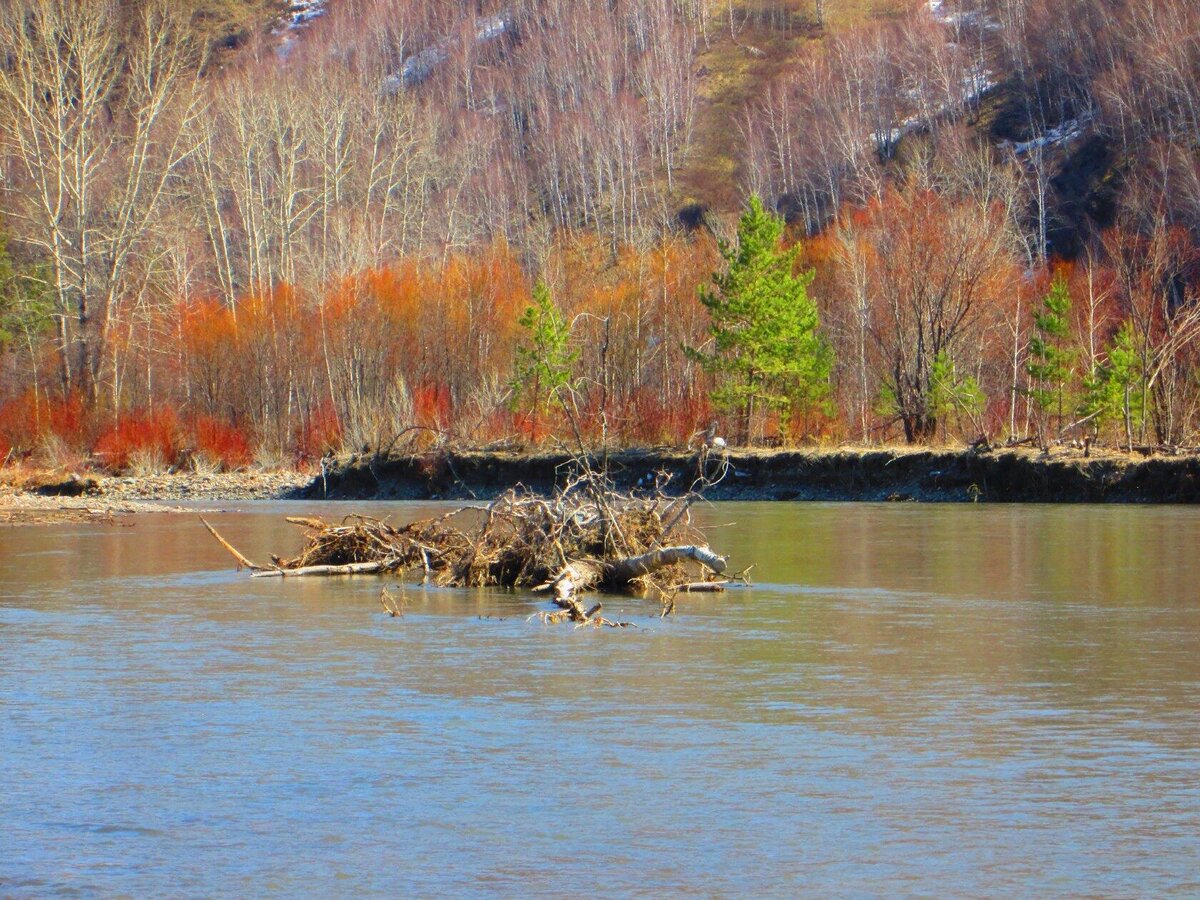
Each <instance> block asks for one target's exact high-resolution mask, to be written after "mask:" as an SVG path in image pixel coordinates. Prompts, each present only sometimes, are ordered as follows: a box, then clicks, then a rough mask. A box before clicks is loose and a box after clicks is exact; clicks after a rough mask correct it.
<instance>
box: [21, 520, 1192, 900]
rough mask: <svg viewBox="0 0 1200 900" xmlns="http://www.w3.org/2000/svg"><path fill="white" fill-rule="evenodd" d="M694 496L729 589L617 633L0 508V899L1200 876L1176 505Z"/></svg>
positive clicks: (582, 891) (513, 598) (523, 608)
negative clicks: (270, 571)
mask: <svg viewBox="0 0 1200 900" xmlns="http://www.w3.org/2000/svg"><path fill="white" fill-rule="evenodd" d="M429 508H430V507H429V506H428V505H416V504H362V503H359V504H354V506H353V509H355V510H359V511H362V510H364V509H369V510H370V511H371V512H372V513H374V514H382V513H385V512H386V513H390V514H391V515H393V517H395V518H398V519H402V518H406V517H409V516H413V515H416V514H417V513H419V512H423V511H425V510H427V509H429ZM348 509H349V507H338V506H336V505H334V504H327V505H325V506H321V505H318V504H247V505H246V510H247V511H245V512H242V513H236V514H234V513H230V514H223V515H217V516H213V521H214V524H216V525H217V527H218V528H220V529H221V530H222V532H223V533H224V534H225V535H226V536H227V537H228V538H230V539H231V540H232V541H233V543H235V544H236V545H237V546H238V547H239V548H240V549H242V550H243V551H245V552H246V553H247V554H248V555H250V556H251V557H265V556H266V555H267V553H268V552H271V551H280V550H283V551H290V550H291V549H292V548H294V547H295V546H297V537H298V535H297V533H296V531H295V529H294V528H292V527H291V526H287V525H285V524H283V523H282V516H283V515H284V514H288V513H296V512H298V511H300V510H303V511H305V512H314V511H321V510H323V511H330V510H334V511H342V510H348ZM703 516H704V518H705V519H706V521H707V523H708V525H709V526H710V527H709V529H708V530H709V537H710V539H711V540H712V543H713V544H714V546H715V547H717V548H718V549H721V550H725V551H728V552H730V553H731V554H732V555H733V557H734V560H733V562H734V564H735V565H738V566H740V565H743V564H746V563H750V562H753V563H755V564H756V566H755V569H754V570H753V577H754V580H755V585H754V587H753V588H751V589H747V590H742V591H737V592H731V593H728V594H725V595H723V596H706V595H699V596H695V597H692V598H688V599H686V600H681V602H680V612H679V615H678V616H677V617H676V618H675V619H673V620H668V621H664V622H660V621H658V620H657V619H656V618H655V617H654V614H655V613H656V611H657V605H656V604H650V603H641V602H639V601H636V600H627V599H616V598H614V599H612V600H610V601H608V602H607V604H606V609H607V610H610V611H612V612H614V613H619V614H621V616H622V617H623V618H632V619H634V620H636V621H638V622H639V623H641V624H643V625H644V626H645V627H644V628H642V629H640V630H637V631H628V632H613V631H599V632H598V631H592V630H579V631H575V630H571V629H569V628H565V627H544V626H541V625H538V624H536V623H531V622H528V621H527V617H528V616H529V615H530V614H531V613H532V612H534V611H536V610H537V609H540V608H542V607H541V605H540V603H539V602H538V601H537V600H536V599H535V598H532V597H530V596H529V595H524V594H514V593H506V592H498V591H473V592H471V591H449V590H431V591H421V590H419V589H414V588H409V589H408V600H409V607H408V612H407V614H406V615H405V616H404V617H403V618H399V619H392V618H389V617H387V616H386V615H384V614H383V612H382V610H381V608H380V606H379V603H378V600H377V597H378V593H379V586H380V582H379V581H377V580H374V579H371V578H366V579H361V580H348V579H339V580H325V581H308V582H303V581H289V582H281V581H279V580H276V579H257V580H250V579H248V578H247V577H246V576H245V575H244V574H238V573H236V572H233V571H232V570H231V569H230V566H229V559H228V557H227V556H225V554H224V553H223V551H222V550H221V549H220V548H219V547H217V546H216V544H215V543H214V542H212V540H211V539H210V538H209V537H208V536H207V534H206V533H205V532H204V531H203V530H202V528H201V526H200V525H199V523H198V522H197V521H196V520H195V519H194V518H192V517H190V516H171V515H161V516H147V517H143V518H139V519H137V520H136V525H135V526H134V527H132V528H104V527H93V526H82V525H65V526H56V527H50V528H28V529H17V530H11V531H7V532H2V533H0V895H4V896H8V895H15V896H26V895H45V894H63V893H69V894H80V895H86V896H92V895H103V896H110V895H121V894H124V895H133V896H146V895H170V896H245V895H259V894H264V893H268V894H270V893H273V894H282V895H288V896H292V895H316V896H329V895H356V894H362V893H373V894H387V895H446V894H450V895H461V894H478V893H485V894H503V895H556V896H557V895H594V894H604V895H610V894H611V895H630V894H641V895H658V894H663V893H666V894H684V893H686V894H693V893H698V894H704V895H712V894H718V895H762V894H765V895H789V896H790V895H796V894H798V893H802V892H803V893H808V894H812V893H816V894H821V895H827V894H837V895H846V894H850V895H862V894H885V893H886V894H897V893H899V894H933V893H938V894H941V893H949V894H956V895H963V894H966V895H991V896H995V895H1013V894H1019V895H1028V894H1035V893H1041V894H1044V893H1054V894H1092V895H1094V894H1101V895H1120V896H1130V895H1139V896H1148V895H1164V894H1175V895H1180V896H1196V895H1197V894H1200V554H1198V553H1197V549H1198V548H1200V511H1197V510H1193V509H1191V508H1183V507H1111V506H1110V507H1086V506H1072V507H1054V506H982V505H981V506H970V505H959V506H937V505H903V504H900V505H896V504H893V505H873V504H787V503H779V504H754V503H729V504H719V505H716V506H713V507H711V508H709V509H707V510H705V511H704V512H703Z"/></svg>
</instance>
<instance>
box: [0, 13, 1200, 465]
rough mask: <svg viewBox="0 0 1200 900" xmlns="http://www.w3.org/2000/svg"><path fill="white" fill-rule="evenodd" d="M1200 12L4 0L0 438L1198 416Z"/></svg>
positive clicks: (632, 432) (105, 458)
mask: <svg viewBox="0 0 1200 900" xmlns="http://www.w3.org/2000/svg"><path fill="white" fill-rule="evenodd" d="M1198 336H1200V7H1198V6H1197V4H1195V3H1192V2H1190V0H1072V2H1070V3H1067V4H1064V3H1063V2H1061V0H960V2H955V0H920V2H918V0H478V2H475V0H472V2H469V3H467V2H464V3H446V2H438V0H324V2H322V0H290V2H276V0H201V2H198V3H183V2H179V0H129V2H116V0H0V463H9V462H19V461H32V462H35V463H38V464H43V465H52V466H59V465H83V464H92V465H95V466H98V467H103V468H107V469H109V470H113V471H150V470H156V469H162V468H166V467H169V466H180V465H185V464H190V465H194V466H198V467H200V466H202V467H207V468H213V469H222V468H224V469H234V468H239V467H245V466H251V465H257V466H263V467H280V466H288V465H305V464H309V463H311V462H312V461H313V460H315V459H317V458H319V457H321V456H322V455H323V454H326V453H329V452H336V451H340V450H343V449H357V448H361V447H363V446H373V447H381V446H389V445H393V444H395V442H396V441H398V440H405V441H407V442H409V443H410V444H412V445H413V446H423V445H427V444H429V443H439V444H445V443H450V444H453V445H456V446H462V447H477V448H478V447H500V446H504V447H530V446H536V445H542V444H546V443H549V442H554V441H558V440H564V439H567V438H569V437H570V436H572V435H574V436H575V437H583V438H586V439H588V440H600V439H603V440H604V441H606V442H610V443H612V444H613V445H616V446H637V445H670V446H686V445H688V444H689V442H690V443H693V444H694V443H695V442H696V441H697V440H700V439H701V437H698V435H701V436H702V435H704V434H706V433H707V434H708V435H710V436H711V435H712V434H714V433H719V434H720V435H722V436H723V437H724V438H725V439H726V440H727V441H728V442H729V443H736V444H744V445H760V446H778V445H794V444H803V443H813V444H847V443H848V444H865V445H872V444H881V443H889V442H904V443H918V444H946V443H956V442H957V443H964V442H965V443H971V442H986V443H991V444H995V443H997V442H1005V441H1026V440H1028V441H1030V442H1032V443H1034V444H1036V445H1039V446H1043V447H1049V446H1051V445H1053V444H1056V443H1066V442H1080V443H1087V444H1089V445H1090V444H1091V443H1093V442H1095V443H1098V444H1104V445H1109V446H1113V447H1127V448H1130V449H1132V448H1135V447H1164V446H1165V447H1173V448H1174V447H1181V446H1184V447H1186V446H1190V445H1194V444H1197V443H1200V440H1198V439H1197V434H1196V432H1197V428H1198V427H1200V353H1198V350H1200V345H1198V343H1197V338H1198Z"/></svg>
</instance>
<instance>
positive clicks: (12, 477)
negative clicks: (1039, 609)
mask: <svg viewBox="0 0 1200 900" xmlns="http://www.w3.org/2000/svg"><path fill="white" fill-rule="evenodd" d="M574 459H575V456H574V455H573V454H571V453H568V452H566V451H563V452H545V451H534V452H513V451H470V450H464V451H454V450H447V449H438V450H432V451H427V452H423V453H417V454H402V453H397V452H392V453H390V454H383V453H359V454H352V455H348V456H343V457H340V458H338V459H335V460H333V461H332V462H329V463H327V464H326V466H325V469H324V474H323V475H322V474H321V472H318V473H316V474H315V475H314V474H312V473H306V472H230V473H219V474H197V473H183V472H181V473H174V474H159V475H146V476H124V477H115V476H107V475H101V474H91V473H84V474H76V473H64V472H62V471H47V470H41V471H39V470H23V469H15V468H9V469H6V470H3V469H0V527H3V526H5V525H22V524H53V523H58V522H95V523H100V524H105V523H116V522H118V521H119V518H118V517H123V516H127V515H129V514H133V513H145V512H166V511H186V512H195V511H196V509H195V507H194V506H191V507H186V508H185V507H182V506H179V505H172V504H178V503H180V502H192V503H195V502H196V501H211V502H213V503H228V502H237V501H246V500H309V501H314V500H317V501H319V500H339V501H353V500H362V501H368V500H494V499H495V498H497V497H499V496H501V495H502V494H503V493H505V492H506V491H508V490H510V489H511V488H513V487H514V486H515V485H521V486H523V487H525V488H528V489H529V490H531V491H534V492H536V493H539V494H543V495H549V494H551V493H553V491H554V490H555V489H556V488H557V487H561V485H562V484H563V482H564V480H565V479H567V478H568V477H569V472H570V470H571V463H572V462H573V460H574ZM591 459H592V462H593V464H594V465H595V466H596V467H597V469H598V470H605V471H607V473H608V477H609V478H610V479H611V481H612V483H613V485H614V486H615V487H616V488H618V489H620V490H622V491H628V492H632V493H637V492H639V491H642V492H647V493H648V492H650V491H653V490H655V489H656V485H659V484H663V479H664V478H666V479H667V481H666V482H665V484H664V485H663V487H664V490H665V492H666V493H668V494H670V493H684V492H686V491H687V489H688V486H689V485H690V484H692V483H693V481H694V480H695V479H696V477H697V476H699V475H701V474H704V473H702V472H701V468H700V466H701V464H702V462H704V461H705V460H706V463H705V464H706V473H707V474H711V472H708V471H707V470H708V469H712V468H713V467H715V466H716V465H718V462H719V460H720V459H726V460H728V462H729V464H730V471H729V472H728V473H727V475H726V476H725V477H724V478H723V479H722V480H721V481H720V482H718V483H716V484H714V485H712V486H710V487H709V488H708V489H707V490H706V491H705V496H706V498H707V499H709V500H718V501H720V500H769V501H859V502H883V501H892V502H925V503H946V502H951V503H953V502H979V503H1013V502H1024V503H1181V504H1182V503H1197V502H1200V454H1197V453H1195V452H1187V453H1182V452H1181V453H1178V454H1174V455H1168V454H1162V453H1159V454H1154V455H1147V456H1139V455H1130V454H1126V453H1117V452H1112V451H1105V450H1097V449H1096V448H1093V449H1092V451H1091V453H1090V454H1089V455H1087V456H1085V455H1084V453H1083V451H1081V450H1075V449H1071V448H1062V449H1056V450H1054V451H1052V452H1050V453H1044V452H1042V451H1038V450H1034V449H1030V448H1004V449H993V450H979V449H969V448H935V449H930V448H908V447H869V448H868V447H841V448H820V449H802V450H776V449H750V450H730V451H727V452H722V453H721V454H719V455H718V454H717V453H716V452H713V453H709V454H702V453H699V452H696V451H686V450H676V449H668V448H630V449H623V450H613V451H610V452H608V453H607V454H593V455H592V457H591Z"/></svg>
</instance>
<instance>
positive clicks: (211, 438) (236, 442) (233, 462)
mask: <svg viewBox="0 0 1200 900" xmlns="http://www.w3.org/2000/svg"><path fill="white" fill-rule="evenodd" d="M192 434H193V437H194V447H195V450H196V453H198V454H202V455H203V456H205V457H207V458H208V459H210V460H212V461H214V462H218V463H220V464H221V466H222V467H223V468H225V469H227V470H228V469H238V468H241V467H242V466H248V465H249V464H250V461H251V460H252V459H253V458H254V454H253V452H252V450H251V447H250V439H249V438H248V437H246V435H245V433H244V432H243V431H242V430H241V429H240V428H238V427H236V426H234V425H230V424H228V423H226V422H222V421H220V420H218V419H214V418H212V417H211V416H198V417H197V418H196V419H195V421H194V422H192Z"/></svg>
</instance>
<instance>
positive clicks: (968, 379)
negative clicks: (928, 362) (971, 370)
mask: <svg viewBox="0 0 1200 900" xmlns="http://www.w3.org/2000/svg"><path fill="white" fill-rule="evenodd" d="M986 406H987V398H986V397H985V396H984V394H983V391H982V390H981V389H980V387H979V382H978V381H976V380H975V379H974V378H973V377H972V376H970V375H960V374H959V373H958V367H957V366H956V365H955V364H954V360H953V359H951V358H950V354H949V353H947V352H946V351H945V350H942V351H940V352H939V353H938V355H937V356H936V357H935V358H934V360H933V371H932V372H931V373H930V376H929V410H930V412H931V413H932V414H933V416H934V418H935V419H936V420H937V421H938V422H942V423H943V424H944V423H945V422H946V420H947V419H949V418H950V416H951V415H954V416H956V417H958V416H964V415H965V416H966V417H967V418H968V419H969V420H970V423H971V426H972V428H974V430H975V431H977V432H978V433H979V434H983V412H984V409H985V407H986Z"/></svg>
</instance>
